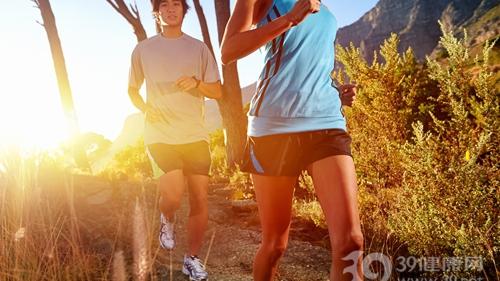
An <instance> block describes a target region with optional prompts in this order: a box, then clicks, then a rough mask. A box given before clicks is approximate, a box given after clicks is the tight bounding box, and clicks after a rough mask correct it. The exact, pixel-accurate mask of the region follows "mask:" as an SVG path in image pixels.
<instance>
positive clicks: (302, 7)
mask: <svg viewBox="0 0 500 281" xmlns="http://www.w3.org/2000/svg"><path fill="white" fill-rule="evenodd" d="M320 6H321V1H320V0H298V1H297V3H295V6H293V8H292V10H291V11H290V12H288V13H287V14H286V15H285V17H287V19H288V20H289V21H290V22H292V24H293V26H296V25H298V24H299V23H301V22H302V21H304V20H305V18H306V17H307V16H308V15H309V14H313V13H316V12H318V11H319V9H320Z"/></svg>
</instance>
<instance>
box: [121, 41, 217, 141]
mask: <svg viewBox="0 0 500 281" xmlns="http://www.w3.org/2000/svg"><path fill="white" fill-rule="evenodd" d="M182 76H188V77H191V76H194V77H196V79H199V80H201V81H203V82H206V83H215V82H217V81H220V76H219V71H218V68H217V63H216V62H215V59H214V57H213V56H212V54H211V53H210V50H209V49H208V47H207V46H206V45H205V43H203V42H202V41H200V40H197V39H195V38H193V37H191V36H189V35H186V34H183V35H182V36H181V37H178V38H174V39H171V38H166V37H164V36H162V35H161V34H158V35H156V36H154V37H151V38H149V39H147V40H144V41H142V42H140V43H139V44H137V46H136V47H135V49H134V51H133V52H132V63H131V67H130V74H129V87H133V88H136V89H140V88H141V86H142V84H143V82H144V80H146V92H147V103H148V104H150V105H152V106H154V107H156V108H157V109H158V110H159V111H160V112H161V116H162V118H161V119H162V120H161V121H159V122H154V123H150V122H149V121H145V126H144V143H145V145H149V144H152V143H166V144H185V143H192V142H196V141H200V140H206V141H208V130H207V128H206V125H205V98H204V96H203V95H202V93H201V92H200V91H199V90H197V89H193V90H191V91H188V92H182V91H180V90H179V89H178V88H177V87H176V86H175V81H176V80H177V79H179V78H180V77H182Z"/></svg>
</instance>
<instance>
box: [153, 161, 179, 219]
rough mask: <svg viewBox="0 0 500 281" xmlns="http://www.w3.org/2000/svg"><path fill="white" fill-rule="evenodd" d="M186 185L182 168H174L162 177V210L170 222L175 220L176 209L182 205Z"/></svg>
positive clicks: (160, 186)
mask: <svg viewBox="0 0 500 281" xmlns="http://www.w3.org/2000/svg"><path fill="white" fill-rule="evenodd" d="M184 185H185V184H184V174H183V172H182V170H173V171H170V172H167V173H166V174H164V175H162V176H161V177H160V182H159V188H160V204H159V205H160V211H161V212H162V214H163V215H164V216H165V218H167V220H169V221H170V222H173V221H174V216H175V211H177V209H179V207H180V204H181V199H182V193H183V192H184Z"/></svg>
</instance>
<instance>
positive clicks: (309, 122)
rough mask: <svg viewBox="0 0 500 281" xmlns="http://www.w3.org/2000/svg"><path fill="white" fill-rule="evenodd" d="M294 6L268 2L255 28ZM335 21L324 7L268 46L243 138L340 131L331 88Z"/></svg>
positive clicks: (342, 125)
mask: <svg viewBox="0 0 500 281" xmlns="http://www.w3.org/2000/svg"><path fill="white" fill-rule="evenodd" d="M295 2H296V1H295V0H274V3H273V5H272V6H271V8H270V9H269V11H268V13H267V15H266V16H265V17H264V19H263V20H262V21H261V22H259V24H258V26H262V25H265V24H267V23H268V22H270V21H272V20H274V19H276V18H277V17H280V16H281V15H284V14H285V13H287V12H288V11H290V10H291V9H292V7H293V5H294V4H295ZM336 33H337V21H336V19H335V17H334V16H333V14H332V13H331V12H330V11H329V10H328V8H327V7H326V6H324V5H321V9H320V11H319V12H318V13H316V14H312V15H309V16H308V17H307V18H306V20H305V21H303V22H302V23H300V24H299V25H298V26H295V27H292V28H291V29H289V30H288V31H287V32H286V33H283V34H282V35H281V36H279V37H277V38H275V39H274V40H273V41H272V42H269V43H268V44H267V45H266V46H265V47H264V48H265V65H264V68H263V69H262V72H261V74H260V77H259V80H258V82H257V89H256V92H255V94H254V96H253V98H252V101H251V104H250V111H249V113H248V135H249V136H255V137H259V136H266V135H274V134H283V133H294V132H305V131H314V130H321V129H332V128H337V129H343V130H346V124H345V118H344V116H343V114H342V111H341V110H342V109H341V102H340V97H339V93H338V91H337V90H336V89H335V88H333V87H332V86H331V82H332V81H331V78H330V73H331V71H332V70H333V67H334V57H335V48H334V41H335V35H336Z"/></svg>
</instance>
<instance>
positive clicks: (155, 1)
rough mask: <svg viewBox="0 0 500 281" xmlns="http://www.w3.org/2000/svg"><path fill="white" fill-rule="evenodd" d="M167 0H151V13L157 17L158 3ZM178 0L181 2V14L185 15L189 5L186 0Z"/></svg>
mask: <svg viewBox="0 0 500 281" xmlns="http://www.w3.org/2000/svg"><path fill="white" fill-rule="evenodd" d="M166 1H167V0H152V2H153V15H155V17H157V15H158V10H160V4H161V2H166ZM177 1H180V2H181V4H182V11H183V16H186V14H187V12H188V10H189V8H190V7H189V5H188V3H187V0H177Z"/></svg>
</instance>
